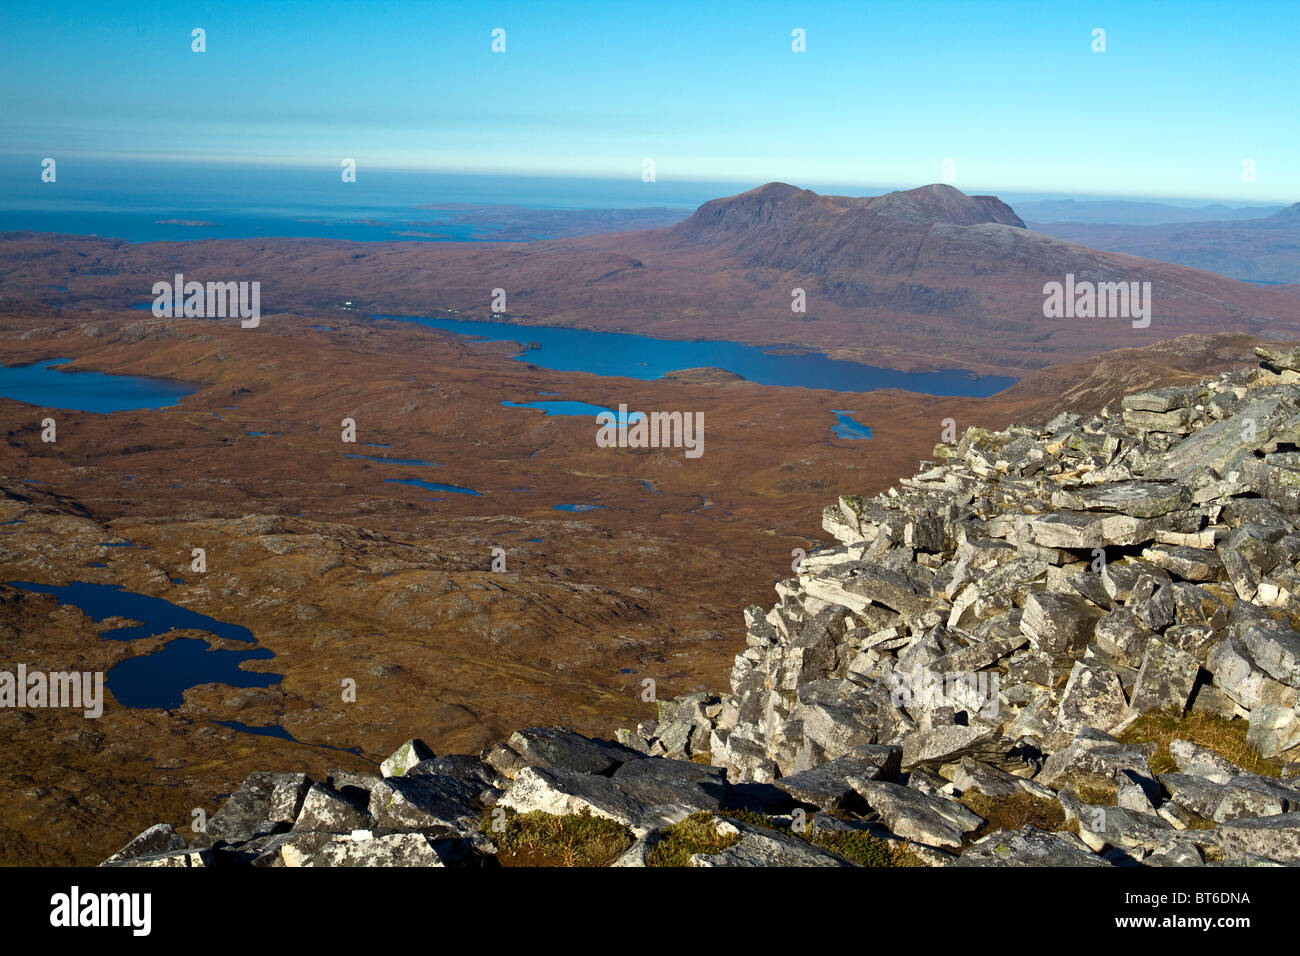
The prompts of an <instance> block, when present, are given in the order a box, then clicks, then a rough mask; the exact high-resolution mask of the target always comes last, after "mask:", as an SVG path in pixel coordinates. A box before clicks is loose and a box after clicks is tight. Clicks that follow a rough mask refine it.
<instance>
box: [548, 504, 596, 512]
mask: <svg viewBox="0 0 1300 956" xmlns="http://www.w3.org/2000/svg"><path fill="white" fill-rule="evenodd" d="M604 507H605V506H604V505H555V510H556V511H596V510H598V509H600V508H604Z"/></svg>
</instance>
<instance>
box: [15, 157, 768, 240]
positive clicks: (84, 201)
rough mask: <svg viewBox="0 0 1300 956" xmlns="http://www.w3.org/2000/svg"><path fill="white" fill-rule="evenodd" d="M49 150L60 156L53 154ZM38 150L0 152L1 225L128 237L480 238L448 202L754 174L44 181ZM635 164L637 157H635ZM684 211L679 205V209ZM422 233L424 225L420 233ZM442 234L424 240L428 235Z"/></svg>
mask: <svg viewBox="0 0 1300 956" xmlns="http://www.w3.org/2000/svg"><path fill="white" fill-rule="evenodd" d="M56 159H57V157H56ZM40 163H41V157H39V156H34V157H30V158H27V159H25V160H16V159H14V157H4V158H3V159H0V232H9V231H17V230H32V231H34V232H62V233H72V234H76V235H99V236H104V237H109V238H116V239H126V240H128V241H131V242H154V241H164V240H165V241H182V240H194V239H255V238H271V237H291V238H322V239H348V240H353V241H367V240H370V241H391V240H424V241H437V240H438V239H441V240H443V241H447V240H465V239H471V238H482V231H483V230H482V229H481V228H480V227H479V226H478V225H476V224H475V223H473V222H465V221H463V219H461V220H460V221H456V222H450V221H449V220H450V218H451V217H452V216H455V215H458V213H457V211H456V210H430V209H420V208H419V207H420V206H425V205H437V204H444V203H461V204H468V205H511V206H523V207H527V208H533V209H641V208H645V207H650V206H660V207H665V208H670V209H672V208H680V209H682V210H683V211H689V210H692V209H694V208H695V207H696V206H699V205H700V204H701V203H703V202H707V201H708V200H710V199H715V198H717V197H719V196H728V195H733V194H735V193H738V192H743V191H744V190H746V189H751V188H753V187H754V186H756V185H759V184H758V183H718V182H668V181H660V182H654V183H644V182H642V181H641V179H640V177H639V176H630V177H628V178H627V179H577V178H573V179H569V178H561V177H553V178H541V177H527V176H479V175H468V174H466V175H457V174H450V173H429V172H395V171H385V170H371V169H367V168H366V167H365V165H364V164H361V165H360V166H359V167H358V170H357V181H356V182H355V183H344V182H343V181H342V179H341V176H340V173H341V171H342V170H341V168H340V167H333V168H330V167H320V168H311V169H300V168H268V167H257V168H252V167H243V166H233V165H206V164H191V163H147V164H146V163H127V162H120V161H112V162H105V161H102V160H78V159H75V158H71V157H70V158H67V159H63V160H59V161H58V165H57V180H56V181H55V182H53V183H44V182H42V181H41V178H40V173H41V165H40ZM638 169H639V167H638ZM683 218H685V216H683ZM419 233H425V234H426V235H423V236H422V235H419ZM433 233H436V234H438V236H437V239H433V240H430V238H429V235H428V234H433Z"/></svg>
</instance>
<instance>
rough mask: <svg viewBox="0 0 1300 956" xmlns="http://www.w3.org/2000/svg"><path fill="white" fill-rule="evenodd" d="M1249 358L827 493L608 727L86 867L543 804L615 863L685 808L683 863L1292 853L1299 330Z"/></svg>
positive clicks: (372, 860) (326, 784)
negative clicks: (713, 646)
mask: <svg viewBox="0 0 1300 956" xmlns="http://www.w3.org/2000/svg"><path fill="white" fill-rule="evenodd" d="M1257 351H1259V353H1260V355H1261V357H1262V358H1263V360H1264V361H1263V364H1262V367H1260V368H1258V369H1252V370H1249V371H1242V372H1234V373H1229V374H1225V375H1223V376H1220V377H1219V378H1218V379H1215V380H1212V381H1207V382H1204V383H1201V384H1199V385H1192V386H1179V387H1173V388H1166V389H1160V390H1158V391H1154V392H1148V393H1143V394H1135V395H1129V396H1128V397H1126V398H1125V399H1124V400H1123V402H1122V408H1121V409H1120V410H1119V412H1118V413H1108V411H1103V412H1102V414H1101V415H1100V416H1099V417H1094V418H1091V419H1083V418H1081V417H1080V416H1078V415H1074V414H1064V415H1061V416H1059V417H1057V418H1056V419H1054V420H1053V421H1051V422H1049V423H1048V424H1047V425H1046V426H1043V427H1037V428H1035V427H1029V426H1020V425H1016V426H1012V427H1010V428H1008V429H1007V430H1006V431H1002V432H989V431H985V430H982V429H978V428H971V429H969V430H968V431H967V432H966V434H965V436H964V437H962V438H961V440H960V441H959V442H957V443H956V444H951V445H940V446H938V447H937V448H936V450H935V454H936V456H937V458H938V461H937V462H928V463H925V464H924V465H923V467H922V468H921V470H920V471H919V472H918V473H917V474H916V475H915V476H914V477H913V478H910V479H904V480H903V481H901V482H900V486H899V487H898V488H895V489H890V491H889V492H887V493H886V494H883V495H880V496H878V497H877V498H874V499H871V500H863V499H856V498H843V499H841V500H840V501H839V503H838V504H837V505H835V506H832V507H831V508H828V509H827V510H826V513H825V517H824V524H825V527H826V529H827V530H828V531H830V532H831V533H832V534H834V535H835V537H836V538H837V539H838V540H839V542H840V543H839V545H838V546H837V547H834V548H829V549H826V550H823V551H820V552H817V553H815V554H813V555H811V556H809V557H808V558H807V559H806V560H805V561H804V562H803V563H802V565H801V568H800V570H799V572H798V577H797V579H791V580H789V581H785V582H782V583H781V584H779V585H778V586H777V591H778V594H779V596H780V600H779V602H778V603H777V605H776V606H775V607H774V608H773V609H772V610H771V611H768V612H767V613H764V612H763V611H762V609H761V608H757V607H752V608H749V609H748V610H747V611H746V620H747V624H748V636H747V641H746V643H747V647H746V648H745V650H744V651H743V652H742V653H741V654H739V655H738V656H737V657H736V660H735V666H734V668H733V670H732V679H731V690H730V693H728V694H726V695H724V696H721V697H710V696H708V695H704V694H695V695H689V696H687V697H684V698H679V699H677V700H674V701H664V702H660V704H659V719H658V720H657V721H652V722H647V723H644V724H641V725H639V726H638V727H637V728H636V729H635V730H621V731H619V732H618V735H617V736H618V741H617V742H614V741H600V740H592V739H589V738H586V737H583V736H580V735H578V734H575V733H572V732H570V731H566V730H563V729H561V728H553V729H544V728H533V729H529V730H523V731H520V732H518V733H516V734H514V735H513V736H512V737H511V738H510V739H509V740H508V741H507V742H506V743H504V744H499V745H497V746H496V747H494V748H491V749H490V750H488V751H487V752H486V753H484V754H483V755H481V756H471V755H451V756H435V755H434V754H433V753H432V752H431V751H430V750H429V749H428V748H427V747H426V746H425V745H423V744H422V743H420V742H419V741H409V742H408V743H407V744H405V745H403V747H402V748H400V749H399V750H398V751H397V752H396V753H395V754H393V756H392V757H390V758H389V759H388V760H387V761H385V762H384V764H383V766H382V768H381V774H382V775H366V774H358V773H351V772H343V771H339V772H336V773H333V774H330V775H329V776H328V777H327V778H326V779H324V780H319V781H313V780H311V779H309V778H308V777H307V775H305V774H287V773H280V774H277V773H256V774H253V775H252V776H250V777H249V778H248V779H247V780H246V781H245V782H244V783H243V785H242V786H241V787H240V788H239V789H238V790H237V791H236V792H235V793H233V794H232V795H231V796H230V798H229V799H228V800H227V801H226V803H225V804H224V805H223V806H222V808H221V809H220V810H219V811H218V812H217V813H216V814H214V815H213V817H212V818H211V820H209V821H207V825H206V828H205V830H204V832H202V833H201V834H198V835H196V836H195V837H194V838H193V839H191V840H188V841H187V840H186V839H185V838H184V837H182V836H181V835H180V834H178V833H177V832H176V831H175V830H174V829H173V828H172V827H171V826H170V825H167V824H160V825H158V826H155V827H153V828H151V829H149V830H147V831H145V833H143V834H141V835H140V836H138V837H137V838H135V840H133V841H132V842H131V843H130V844H128V845H127V846H126V847H125V848H124V849H123V850H122V851H121V852H119V853H118V854H116V855H115V856H114V857H112V858H111V859H110V860H109V861H107V864H108V865H153V866H159V865H166V866H213V865H239V864H250V865H262V866H281V865H284V866H338V865H435V866H436V865H464V864H468V865H475V864H482V863H485V862H491V861H492V860H493V859H494V857H495V856H496V854H497V853H498V845H497V841H496V839H495V834H497V833H504V832H507V830H508V828H509V826H510V821H512V820H517V819H519V818H521V817H522V816H525V815H535V814H538V813H542V814H551V815H556V816H560V817H568V816H571V815H583V814H589V815H590V817H594V818H603V819H605V820H609V821H614V822H615V823H617V824H619V825H621V826H622V827H624V828H626V833H627V834H628V838H627V842H628V843H629V844H630V846H629V847H628V848H627V849H626V851H624V852H622V853H621V855H619V856H618V857H617V860H616V861H615V862H616V863H617V864H618V865H632V866H635V865H645V864H646V863H647V862H650V863H653V862H655V859H656V857H655V853H656V848H657V847H660V846H663V845H667V844H668V843H671V842H673V841H678V842H689V841H682V833H683V829H682V828H683V826H685V825H686V824H690V825H692V826H694V827H695V833H696V835H697V837H698V830H699V827H701V826H704V827H706V828H708V829H710V830H712V831H716V833H717V837H718V839H717V843H716V846H714V847H712V848H706V849H704V850H702V851H699V852H694V853H691V854H689V855H688V856H686V857H685V861H686V862H689V863H692V864H694V865H742V866H746V865H751V866H752V865H830V866H845V865H853V863H854V862H859V863H860V862H862V859H861V857H858V856H855V855H854V854H849V853H846V852H842V849H841V848H842V847H844V846H848V845H850V844H848V843H846V842H842V841H841V842H836V841H835V840H831V839H827V838H826V837H827V836H828V835H838V836H843V835H845V834H860V835H862V836H863V837H864V838H869V839H870V840H872V841H877V842H878V843H879V845H881V846H885V847H888V848H891V850H899V849H903V850H905V851H906V852H905V854H902V855H899V854H893V853H892V852H891V853H890V854H886V855H885V856H883V857H882V858H881V859H885V860H891V861H894V862H897V861H899V860H900V859H902V857H903V856H906V857H907V859H908V860H909V861H912V862H922V863H926V864H930V865H949V864H954V865H1085V866H1086V865H1132V864H1143V865H1190V866H1195V865H1205V864H1227V865H1243V864H1250V865H1253V864H1279V863H1280V864H1290V863H1300V812H1297V811H1300V711H1298V707H1297V688H1300V633H1298V632H1297V627H1296V622H1297V613H1300V349H1296V350H1294V351H1293V352H1291V353H1290V354H1286V355H1282V354H1277V353H1272V352H1268V351H1265V350H1257ZM1155 726H1160V727H1163V728H1164V731H1163V736H1161V735H1160V734H1156V733H1153V732H1151V728H1152V727H1155ZM1181 728H1187V729H1188V734H1187V736H1189V737H1191V736H1196V737H1198V739H1199V740H1200V743H1197V742H1194V741H1193V740H1191V739H1184V738H1183V737H1182V736H1180V729H1181ZM1193 731H1194V732H1193ZM1234 747H1235V749H1234ZM1008 808H1016V813H1018V814H1019V816H1018V817H1015V818H1014V820H1013V816H1014V815H1013V814H1009V813H1007V812H1006V811H1007V809H1008ZM688 818H689V819H688ZM584 819H585V817H584ZM1024 820H1028V821H1030V822H1029V823H1025V824H1024V825H1019V823H1018V822H1017V821H1024ZM683 821H685V823H684V822H683ZM1009 821H1011V822H1009Z"/></svg>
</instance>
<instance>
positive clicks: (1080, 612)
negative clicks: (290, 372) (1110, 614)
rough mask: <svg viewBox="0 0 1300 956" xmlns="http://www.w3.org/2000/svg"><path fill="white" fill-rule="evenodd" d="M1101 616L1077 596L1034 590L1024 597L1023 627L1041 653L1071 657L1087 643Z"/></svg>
mask: <svg viewBox="0 0 1300 956" xmlns="http://www.w3.org/2000/svg"><path fill="white" fill-rule="evenodd" d="M1100 616H1101V614H1100V612H1099V611H1098V610H1097V609H1096V608H1094V607H1091V606H1090V605H1088V604H1087V603H1086V602H1085V601H1084V600H1083V598H1081V597H1078V596H1077V595H1074V594H1054V593H1051V592H1047V591H1035V592H1032V593H1031V594H1030V595H1029V596H1028V597H1027V598H1026V599H1025V606H1024V615H1023V616H1022V617H1021V619H1020V629H1021V630H1022V631H1024V633H1025V634H1026V636H1028V638H1029V643H1030V646H1031V647H1032V648H1033V649H1034V650H1035V651H1037V652H1039V653H1040V654H1045V655H1047V656H1049V657H1072V656H1077V655H1079V654H1081V653H1082V652H1083V649H1084V648H1085V647H1087V646H1088V642H1089V640H1091V638H1092V635H1093V631H1094V629H1095V627H1096V622H1097V619H1098V618H1099V617H1100Z"/></svg>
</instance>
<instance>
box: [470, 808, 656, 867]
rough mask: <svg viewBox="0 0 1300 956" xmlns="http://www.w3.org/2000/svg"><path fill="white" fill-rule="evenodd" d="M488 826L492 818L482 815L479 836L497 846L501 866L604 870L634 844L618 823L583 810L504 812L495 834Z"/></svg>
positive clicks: (634, 840) (628, 832)
mask: <svg viewBox="0 0 1300 956" xmlns="http://www.w3.org/2000/svg"><path fill="white" fill-rule="evenodd" d="M492 822H493V821H492V814H491V813H490V812H489V813H487V814H485V815H484V819H483V832H484V833H486V834H487V835H488V837H489V838H490V839H491V840H492V842H494V843H495V844H496V845H497V861H498V862H499V863H500V864H501V865H502V866H564V867H577V866H608V865H609V864H610V863H612V862H614V860H616V859H617V858H618V857H619V855H620V854H621V853H623V851H625V850H626V849H627V848H628V847H630V846H631V845H632V844H633V843H635V842H636V837H634V836H633V834H632V831H631V830H629V829H628V828H627V827H625V826H623V825H622V824H621V823H615V822H614V821H613V820H606V819H605V818H604V817H595V816H592V815H591V814H590V813H589V812H588V811H586V810H583V811H582V813H578V814H573V815H570V816H566V817H557V816H553V815H552V814H549V813H542V812H541V811H534V812H532V813H514V812H513V811H510V810H507V811H506V825H505V830H504V831H502V832H499V833H498V832H495V831H494V830H493V829H492Z"/></svg>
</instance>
